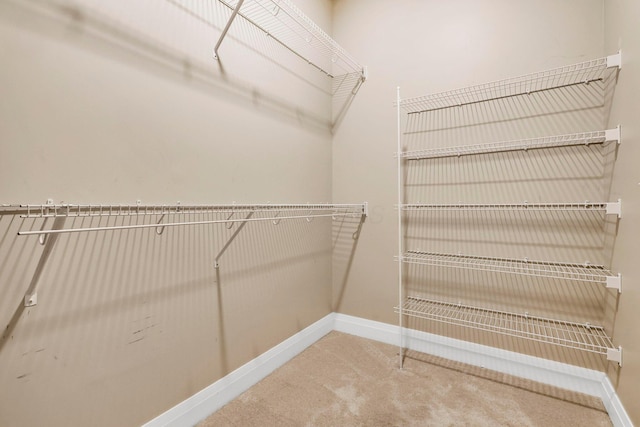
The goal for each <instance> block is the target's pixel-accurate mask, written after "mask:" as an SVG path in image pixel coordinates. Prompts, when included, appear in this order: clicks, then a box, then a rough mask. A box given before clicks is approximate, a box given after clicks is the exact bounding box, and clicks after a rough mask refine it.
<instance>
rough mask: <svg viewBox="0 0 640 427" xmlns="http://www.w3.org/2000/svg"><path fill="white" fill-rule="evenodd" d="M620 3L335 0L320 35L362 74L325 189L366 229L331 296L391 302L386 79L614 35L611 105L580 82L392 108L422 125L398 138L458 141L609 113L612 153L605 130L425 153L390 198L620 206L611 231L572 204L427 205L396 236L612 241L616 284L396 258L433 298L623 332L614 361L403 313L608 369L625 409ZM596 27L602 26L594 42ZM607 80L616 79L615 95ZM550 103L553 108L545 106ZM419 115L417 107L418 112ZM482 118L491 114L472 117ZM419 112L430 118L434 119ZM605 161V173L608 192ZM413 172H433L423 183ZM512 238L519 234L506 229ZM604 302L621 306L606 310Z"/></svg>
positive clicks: (582, 50) (627, 317) (629, 104)
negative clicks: (505, 97)
mask: <svg viewBox="0 0 640 427" xmlns="http://www.w3.org/2000/svg"><path fill="white" fill-rule="evenodd" d="M631 3H634V4H633V5H631ZM635 3H636V2H632V1H631V0H629V1H612V2H603V1H601V0H593V1H582V0H566V1H560V2H559V1H552V0H549V1H536V2H514V1H508V0H486V1H475V0H458V1H449V2H442V1H406V2H387V1H382V0H378V1H376V0H374V1H370V0H366V1H365V0H362V1H357V0H348V1H347V0H344V1H336V2H335V3H334V24H333V25H334V27H333V28H334V37H335V38H336V39H338V40H340V41H341V42H342V43H343V45H344V46H345V48H346V49H348V50H349V51H350V52H352V53H353V54H354V55H355V56H357V57H358V58H360V60H361V61H362V62H363V63H365V64H367V65H368V69H369V76H370V77H369V80H368V81H367V83H366V85H365V86H363V88H362V90H361V92H360V94H359V96H358V97H357V98H356V99H355V100H354V103H353V105H352V108H351V110H350V111H349V113H348V116H347V117H346V118H345V120H344V121H343V122H342V124H341V126H340V128H339V129H338V131H337V132H336V134H335V136H334V139H333V147H334V151H333V194H334V200H336V201H340V200H348V199H350V198H353V197H356V196H357V197H360V198H363V199H366V200H368V201H369V204H370V211H371V216H370V218H369V219H368V220H367V223H366V228H365V230H366V233H363V235H362V237H361V239H360V241H359V243H358V250H357V251H356V252H355V255H354V256H353V260H352V263H351V264H350V269H349V275H348V279H347V280H344V278H343V277H342V276H339V277H336V275H335V271H334V302H335V303H336V304H337V308H338V310H339V311H340V312H343V313H347V314H352V315H356V316H361V317H365V318H369V319H374V320H381V321H384V322H388V323H392V324H394V323H396V322H397V316H396V315H395V314H394V312H393V307H394V305H395V304H397V294H398V291H397V264H396V263H395V262H394V255H396V254H397V214H396V211H395V209H394V205H395V204H396V203H397V190H396V163H395V159H394V152H395V151H396V116H395V115H396V111H395V108H394V107H393V101H394V100H395V96H396V91H395V88H396V86H400V88H401V94H402V96H403V97H405V98H406V97H414V96H419V95H424V94H428V93H436V92H439V91H444V90H449V89H456V88H460V87H464V86H467V85H473V84H479V83H483V82H488V81H494V80H498V79H501V78H507V77H513V76H518V75H521V74H526V73H530V72H534V71H539V70H544V69H549V68H553V67H558V66H562V65H567V64H572V63H577V62H581V61H585V60H589V59H595V58H599V57H602V56H605V55H609V54H613V53H615V52H616V51H617V50H618V47H620V46H621V47H622V48H623V50H624V49H625V46H628V47H627V50H628V51H627V52H625V56H624V58H625V59H624V61H625V65H624V68H623V70H622V72H621V74H620V83H619V85H618V87H617V89H616V93H615V97H614V104H613V106H614V110H613V117H612V119H611V120H607V119H608V113H609V111H608V109H609V107H610V106H611V105H610V104H609V103H608V102H603V95H606V91H603V93H600V94H598V95H597V96H595V97H593V98H592V97H591V95H592V93H591V92H590V89H586V88H582V89H580V90H579V91H575V90H571V91H567V92H565V91H559V93H557V94H556V95H539V96H537V95H536V96H535V97H537V99H533V98H535V97H534V96H532V97H530V98H531V99H528V100H525V101H522V102H520V101H517V100H514V101H512V102H511V101H504V102H495V103H490V104H491V105H490V106H488V107H473V108H471V107H469V108H467V109H464V110H455V109H450V110H446V111H445V112H442V113H435V114H433V115H431V116H429V118H420V119H416V118H414V119H407V118H406V117H403V126H404V129H406V130H408V131H410V132H413V133H417V132H422V131H424V130H425V129H429V130H431V133H430V135H429V136H428V137H427V138H421V137H416V136H414V134H410V135H405V136H404V137H403V142H404V144H405V145H407V146H409V148H417V147H419V146H420V144H426V145H428V146H434V145H436V144H456V143H457V144H472V143H478V142H489V141H499V140H504V139H517V138H520V137H534V136H543V135H554V134H560V133H570V132H578V131H580V129H583V130H595V129H602V128H605V127H613V126H615V125H616V124H617V123H621V124H622V129H623V135H625V136H624V142H623V146H622V147H621V148H620V152H619V154H618V158H617V161H616V162H615V163H614V160H615V147H613V146H612V145H611V144H609V145H607V146H604V147H592V149H591V150H589V149H585V148H580V149H567V150H557V152H555V153H551V152H550V151H549V150H540V151H538V152H535V153H534V152H530V153H526V154H525V153H509V154H503V155H495V156H483V157H482V158H481V159H478V158H475V159H474V158H461V159H442V160H438V161H433V162H430V163H429V165H428V167H426V168H420V167H419V166H416V165H409V167H408V168H407V172H406V176H405V179H406V180H407V182H409V183H410V184H412V185H410V186H408V187H407V188H405V190H406V199H405V200H407V201H411V202H418V201H420V202H423V203H456V202H458V201H463V202H467V203H473V202H475V203H478V202H493V203H508V202H522V201H525V200H526V201H529V202H533V201H538V202H543V201H579V200H581V199H583V200H596V199H602V198H607V199H609V200H615V199H617V198H618V197H621V198H622V200H623V208H624V218H623V219H622V220H621V221H620V223H619V229H618V230H617V233H616V230H615V221H611V220H607V221H606V222H605V225H604V226H602V225H597V226H594V224H596V223H600V224H601V223H602V221H601V220H599V219H597V218H594V217H587V218H582V219H581V217H571V216H570V215H569V216H567V215H555V214H553V215H549V216H546V217H545V216H543V215H539V216H535V217H534V218H533V221H532V218H531V217H527V216H526V215H515V216H514V215H509V214H484V215H482V214H477V215H475V216H474V215H469V216H467V217H464V215H463V214H459V215H451V214H449V216H445V217H442V216H438V215H436V214H433V215H431V216H428V217H427V219H426V220H425V219H422V220H418V219H417V218H414V219H413V220H411V221H412V222H411V223H412V224H413V225H412V226H413V227H414V228H413V229H410V230H409V231H407V233H408V235H409V238H408V239H407V243H408V244H409V245H414V247H416V246H417V247H421V246H419V245H424V246H422V248H423V249H425V250H429V249H431V250H434V248H435V249H436V250H441V251H442V252H450V253H451V252H452V253H457V252H458V251H462V252H464V251H465V250H469V251H470V252H471V253H472V254H478V255H487V256H505V257H525V256H528V257H529V258H530V259H536V258H537V259H552V260H553V259H555V260H566V261H573V262H584V261H585V260H590V261H592V262H604V263H605V264H611V257H612V242H613V241H615V243H616V245H615V250H614V251H613V265H612V269H613V270H614V271H620V272H622V275H623V278H624V279H623V283H624V285H623V286H624V292H623V293H622V295H621V296H620V297H618V295H617V294H616V292H615V291H611V290H604V289H602V287H601V286H599V287H592V286H588V285H587V286H581V285H577V284H570V283H569V284H567V283H558V282H555V283H552V282H547V281H536V280H528V279H524V278H520V277H515V278H514V277H509V276H505V275H499V274H489V273H487V274H471V273H466V272H460V271H454V272H451V271H446V270H442V269H440V270H438V269H429V268H428V267H424V268H420V267H409V268H407V269H406V270H405V273H406V274H407V278H408V283H409V285H408V286H409V287H412V286H413V287H414V289H417V291H418V292H419V293H420V292H422V293H424V294H427V295H429V296H432V297H434V296H435V297H437V299H442V300H451V301H452V302H455V301H456V300H462V301H463V302H464V303H468V304H470V305H478V306H481V307H487V308H497V309H501V310H509V311H516V312H525V311H527V312H530V313H537V314H542V315H548V316H549V317H555V318H560V319H566V320H575V321H579V322H584V321H587V320H589V319H591V320H593V321H594V322H596V323H599V322H602V324H603V325H605V326H606V327H607V328H608V331H609V332H610V333H612V334H613V336H614V342H615V344H616V345H617V344H621V345H622V346H623V347H624V348H625V351H624V355H625V366H624V367H623V368H622V369H618V368H617V367H616V365H615V364H614V363H610V362H607V361H604V360H603V358H602V357H600V356H597V357H595V358H592V357H591V356H588V355H586V353H584V352H568V351H564V350H561V349H559V348H557V347H553V346H539V345H536V344H532V343H526V342H514V341H511V340H508V339H505V338H501V337H495V336H489V335H486V334H479V333H475V332H472V331H458V330H455V329H452V328H447V327H444V326H442V325H436V326H433V325H427V324H425V322H412V323H411V324H410V326H414V327H421V328H422V327H428V328H430V329H428V330H430V331H435V332H437V333H444V334H448V335H451V336H454V337H462V338H466V339H471V340H473V341H478V342H483V343H488V344H490V345H496V346H499V347H503V348H507V349H514V350H516V351H522V352H525V353H529V354H534V355H539V356H543V357H548V358H551V359H555V360H560V361H564V362H568V363H573V364H577V365H581V366H587V367H591V368H595V369H601V370H609V371H610V372H611V376H612V378H614V380H615V381H614V382H616V383H619V387H618V390H619V391H620V393H621V396H622V398H623V401H624V403H625V404H626V407H627V410H628V411H629V412H630V413H631V415H632V417H633V419H634V420H635V421H636V422H637V421H638V419H639V415H638V413H637V408H635V406H637V405H635V404H634V402H635V401H637V390H633V389H634V386H633V384H637V378H638V373H637V369H636V367H635V356H634V353H635V351H634V347H635V346H636V343H635V341H637V340H635V339H634V337H633V336H632V335H631V332H630V331H633V330H634V329H633V327H632V326H631V325H634V324H635V323H637V319H636V318H635V317H634V316H633V315H632V311H633V308H632V307H633V306H634V298H635V296H634V295H635V290H634V286H635V285H634V282H635V280H634V278H635V273H636V271H635V270H637V269H635V268H634V267H632V263H633V260H632V254H633V253H634V251H633V248H634V247H637V238H636V236H637V235H638V233H637V232H635V229H634V227H636V225H635V224H636V223H637V221H635V217H634V215H635V210H636V209H635V208H634V206H635V204H636V201H637V191H638V190H637V189H638V187H637V183H638V182H640V179H637V178H634V176H635V175H634V173H635V172H634V166H633V163H634V161H635V160H637V159H638V156H637V155H636V153H634V145H635V144H633V142H634V141H633V137H634V135H635V132H634V130H633V126H634V125H633V124H634V123H635V121H637V120H635V119H634V118H633V117H632V115H633V114H635V111H636V110H637V108H635V109H634V108H633V107H634V105H635V104H634V103H635V102H636V101H635V99H637V98H638V96H634V94H635V91H637V88H638V80H637V75H636V73H635V70H634V61H633V58H634V57H635V53H634V52H635V51H634V50H635V49H637V46H636V45H635V44H634V43H636V41H637V39H638V35H637V31H636V29H635V27H634V24H633V23H634V22H635V21H634V18H635V17H637V16H638V11H637V5H636V4H635ZM605 5H606V11H607V12H606V21H605V16H604V14H605ZM604 28H606V29H607V33H606V35H607V43H606V46H605V32H604V31H605V30H604ZM618 34H620V36H619V37H618ZM636 44H637V43H636ZM625 88H627V89H626V90H625ZM621 92H625V93H624V95H623V96H621ZM483 108H484V109H483ZM519 108H520V109H521V110H518V109H519ZM538 109H539V110H538ZM514 110H515V111H519V112H523V113H524V114H523V115H522V116H520V115H519V113H517V114H516V113H513V111H514ZM550 111H551V112H552V113H553V114H547V113H548V112H550ZM505 114H506V117H505ZM511 115H513V116H511ZM522 117H524V118H522ZM505 118H506V119H507V120H505ZM625 118H626V119H625ZM411 120H413V121H411ZM418 120H424V122H423V123H417V122H416V121H418ZM487 121H488V122H490V123H489V124H486V122H487ZM429 126H431V128H429ZM434 127H436V128H437V129H439V130H438V131H437V132H433V128H434ZM627 127H629V129H628V130H627ZM423 133H424V132H423ZM460 141H462V142H460ZM625 147H626V148H625ZM625 153H628V154H625ZM635 169H637V168H635ZM612 171H613V172H614V173H615V178H614V183H613V191H611V192H610V188H609V185H610V184H611V179H612ZM456 174H457V175H456ZM460 174H462V175H460ZM625 182H626V184H625ZM425 183H427V184H432V185H431V186H429V185H426V186H425V185H424V184H425ZM433 184H435V185H433ZM625 189H626V190H625ZM420 221H422V222H420ZM416 223H417V224H418V226H417V227H416ZM416 228H417V229H418V231H416ZM516 241H520V242H525V243H522V244H516V245H514V244H513V243H514V242H516ZM634 245H635V246H634ZM625 254H626V255H625ZM625 260H626V261H625ZM425 284H426V285H425ZM433 284H438V285H439V286H432V285H433ZM618 304H619V307H620V310H619V311H618V312H617V316H616V311H615V308H616V307H617V306H618ZM625 307H626V308H625ZM614 322H615V326H612V325H613V323H614ZM627 357H628V358H629V359H626V358H627ZM635 388H636V389H637V387H635Z"/></svg>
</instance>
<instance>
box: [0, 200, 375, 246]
mask: <svg viewBox="0 0 640 427" xmlns="http://www.w3.org/2000/svg"><path fill="white" fill-rule="evenodd" d="M3 206H6V209H4V208H3V209H0V214H2V215H8V214H11V215H20V216H21V217H22V218H43V219H44V221H45V224H46V221H47V220H48V219H50V218H87V217H111V216H114V217H122V216H155V217H156V219H155V220H154V221H156V222H154V223H152V224H132V225H113V226H97V227H93V226H85V227H81V228H58V229H51V230H45V229H44V224H43V226H42V227H43V228H42V229H41V230H24V231H19V232H18V235H20V236H30V235H39V236H40V243H41V244H44V242H45V236H47V235H49V234H61V233H78V232H87V231H113V230H131V229H143V228H154V229H156V233H157V234H162V232H163V231H164V229H165V228H166V227H177V226H188V225H206V224H225V225H227V228H231V227H233V225H234V224H236V223H239V224H240V225H242V226H244V224H246V223H250V222H259V221H271V222H272V223H273V224H274V225H278V224H279V223H280V222H281V221H282V220H290V219H306V220H307V222H311V221H313V220H314V219H315V218H322V217H330V218H332V219H338V218H340V217H342V218H344V217H352V218H360V219H361V222H360V224H362V220H363V218H364V217H366V216H367V215H368V211H367V203H366V202H365V203H360V204H310V203H309V204H251V205H239V204H231V205H191V206H183V205H179V204H177V205H142V204H136V205H89V204H85V205H80V204H79V205H74V204H59V205H56V204H53V203H47V204H43V205H3ZM202 214H224V216H223V218H220V217H215V216H214V217H213V219H212V218H211V217H209V218H207V217H206V216H204V217H203V215H202ZM167 215H169V216H170V215H174V216H175V215H179V218H181V220H179V221H176V220H173V221H169V220H165V217H166V216H167ZM187 215H191V216H193V218H191V219H182V218H184V217H185V216H187ZM254 215H255V216H254ZM359 230H360V228H359V229H358V231H357V232H356V233H354V238H357V236H358V235H359Z"/></svg>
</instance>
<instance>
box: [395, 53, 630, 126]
mask: <svg viewBox="0 0 640 427" xmlns="http://www.w3.org/2000/svg"><path fill="white" fill-rule="evenodd" d="M620 62H621V61H620V54H619V53H618V54H616V55H612V56H609V57H604V58H599V59H594V60H591V61H586V62H581V63H578V64H572V65H567V66H564V67H559V68H554V69H551V70H545V71H539V72H536V73H531V74H525V75H522V76H518V77H511V78H508V79H503V80H497V81H494V82H489V83H483V84H479V85H475V86H469V87H465V88H460V89H454V90H450V91H446V92H440V93H435V94H431V95H425V96H420V97H416V98H408V99H404V100H401V101H400V107H401V108H402V109H403V110H405V111H406V112H407V113H409V114H416V113H424V112H428V111H433V110H439V109H443V108H450V107H456V106H462V105H469V104H475V103H480V102H486V101H491V100H496V99H502V98H507V97H512V96H518V95H526V94H531V93H535V92H541V91H546V90H551V89H558V88H562V87H568V86H573V85H579V84H590V83H592V82H596V81H603V80H604V79H605V78H606V77H607V75H606V73H607V70H610V71H611V72H613V68H614V67H620Z"/></svg>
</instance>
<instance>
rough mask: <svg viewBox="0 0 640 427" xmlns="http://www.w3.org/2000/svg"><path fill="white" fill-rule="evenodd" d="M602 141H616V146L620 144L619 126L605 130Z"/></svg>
mask: <svg viewBox="0 0 640 427" xmlns="http://www.w3.org/2000/svg"><path fill="white" fill-rule="evenodd" d="M604 139H605V141H616V142H617V143H618V144H620V142H621V141H620V125H618V126H616V127H615V128H613V129H607V130H605V131H604Z"/></svg>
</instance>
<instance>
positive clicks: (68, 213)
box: [0, 204, 364, 218]
mask: <svg viewBox="0 0 640 427" xmlns="http://www.w3.org/2000/svg"><path fill="white" fill-rule="evenodd" d="M4 206H7V208H6V209H4V212H13V213H14V214H19V215H20V216H21V217H22V218H56V217H96V216H98V217H100V216H138V215H172V214H191V215H194V214H207V213H234V212H236V213H243V212H255V213H257V212H277V211H279V212H283V213H284V212H305V213H310V212H311V213H315V212H320V211H322V212H327V211H328V212H331V213H332V214H336V215H337V214H340V215H348V214H352V215H354V216H360V215H362V214H363V212H364V207H363V206H364V205H363V204H229V205H181V204H175V205H143V204H131V205H122V204H118V205H103V204H40V205H29V204H25V205H3V207H4ZM0 212H2V211H0Z"/></svg>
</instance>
